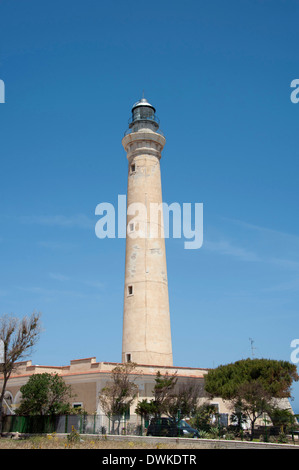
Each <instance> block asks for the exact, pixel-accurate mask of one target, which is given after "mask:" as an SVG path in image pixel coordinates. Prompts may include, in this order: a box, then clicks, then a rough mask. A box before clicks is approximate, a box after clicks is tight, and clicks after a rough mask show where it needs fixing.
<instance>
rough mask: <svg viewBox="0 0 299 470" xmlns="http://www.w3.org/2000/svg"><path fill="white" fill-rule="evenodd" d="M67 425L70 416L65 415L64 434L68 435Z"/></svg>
mask: <svg viewBox="0 0 299 470" xmlns="http://www.w3.org/2000/svg"><path fill="white" fill-rule="evenodd" d="M67 425H68V415H65V427H64V432H65V433H66V434H67Z"/></svg>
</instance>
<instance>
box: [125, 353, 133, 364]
mask: <svg viewBox="0 0 299 470" xmlns="http://www.w3.org/2000/svg"><path fill="white" fill-rule="evenodd" d="M131 360H132V358H131V354H130V353H128V354H126V362H131Z"/></svg>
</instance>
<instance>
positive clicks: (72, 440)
mask: <svg viewBox="0 0 299 470" xmlns="http://www.w3.org/2000/svg"><path fill="white" fill-rule="evenodd" d="M67 440H68V442H69V444H76V443H77V442H79V441H80V434H79V433H78V431H77V429H75V428H74V426H72V430H71V432H70V434H68V436H67Z"/></svg>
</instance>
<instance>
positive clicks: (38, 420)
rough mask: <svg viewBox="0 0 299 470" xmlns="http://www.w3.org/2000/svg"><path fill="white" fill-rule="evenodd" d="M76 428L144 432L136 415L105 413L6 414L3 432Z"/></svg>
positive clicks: (90, 431)
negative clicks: (118, 415) (128, 416)
mask: <svg viewBox="0 0 299 470" xmlns="http://www.w3.org/2000/svg"><path fill="white" fill-rule="evenodd" d="M72 429H76V430H77V431H78V432H79V433H80V434H123V435H129V434H130V435H136V436H142V435H145V433H146V428H145V426H144V423H143V422H142V420H141V419H140V418H138V417H137V416H136V417H130V418H126V417H113V419H109V418H108V417H107V416H105V415H84V414H82V415H63V416H55V415H53V416H18V415H7V416H6V417H5V419H4V423H3V432H19V433H27V434H43V433H54V432H56V433H70V432H71V431H72Z"/></svg>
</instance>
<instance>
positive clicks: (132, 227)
mask: <svg viewBox="0 0 299 470" xmlns="http://www.w3.org/2000/svg"><path fill="white" fill-rule="evenodd" d="M134 229H135V224H134V223H131V224H130V232H134Z"/></svg>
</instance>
